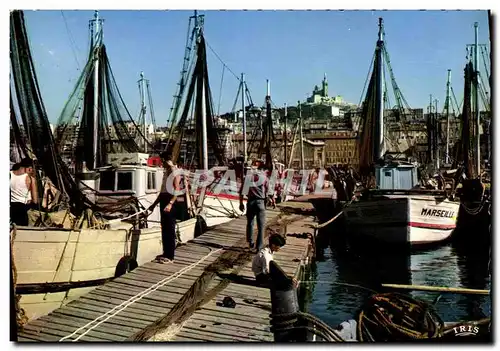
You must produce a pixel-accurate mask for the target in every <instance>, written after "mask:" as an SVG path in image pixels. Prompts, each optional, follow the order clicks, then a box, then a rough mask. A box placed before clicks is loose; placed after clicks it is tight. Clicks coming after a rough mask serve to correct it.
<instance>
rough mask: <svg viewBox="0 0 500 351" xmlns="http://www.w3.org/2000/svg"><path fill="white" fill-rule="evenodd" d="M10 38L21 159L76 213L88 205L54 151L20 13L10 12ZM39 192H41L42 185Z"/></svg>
mask: <svg viewBox="0 0 500 351" xmlns="http://www.w3.org/2000/svg"><path fill="white" fill-rule="evenodd" d="M10 34H11V36H10V69H11V79H10V92H11V93H10V109H11V112H10V122H11V128H12V134H13V136H14V138H15V141H16V146H17V148H18V149H19V150H20V151H21V153H22V154H23V156H30V157H32V158H34V159H36V162H37V164H36V166H37V168H40V169H43V171H44V173H45V175H46V176H47V177H48V178H49V179H50V180H51V181H52V183H53V184H54V186H55V187H56V188H57V189H59V190H60V191H61V193H62V194H63V197H64V198H65V199H66V200H67V201H68V203H69V206H70V207H71V208H72V209H73V210H74V211H76V212H78V211H79V210H81V209H82V208H83V207H85V206H86V205H87V203H86V202H87V201H86V199H85V198H84V197H83V196H82V194H81V193H80V191H79V189H78V185H77V184H76V183H75V181H74V180H73V178H72V177H71V175H70V173H69V170H68V168H67V167H66V165H65V164H64V162H63V161H62V159H61V157H60V156H59V154H58V152H57V150H56V147H55V142H54V138H53V135H52V131H51V128H50V123H49V120H48V118H47V112H46V110H45V106H44V104H43V101H42V97H41V94H40V88H39V86H38V81H37V77H36V73H35V67H34V64H33V59H32V55H31V50H30V47H29V40H28V35H27V32H26V26H25V21H24V14H23V12H22V11H12V12H11V14H10ZM39 189H40V190H42V189H43V187H42V185H41V183H40V184H39ZM39 193H40V194H43V191H42V192H39Z"/></svg>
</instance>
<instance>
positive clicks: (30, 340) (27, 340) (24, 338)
mask: <svg viewBox="0 0 500 351" xmlns="http://www.w3.org/2000/svg"><path fill="white" fill-rule="evenodd" d="M37 341H38V340H36V339H31V338H28V337H23V336H18V337H17V342H18V343H24V342H37Z"/></svg>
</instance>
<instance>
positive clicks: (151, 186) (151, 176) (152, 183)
mask: <svg viewBox="0 0 500 351" xmlns="http://www.w3.org/2000/svg"><path fill="white" fill-rule="evenodd" d="M155 175H156V174H155V173H154V172H148V187H147V189H148V190H156V177H155Z"/></svg>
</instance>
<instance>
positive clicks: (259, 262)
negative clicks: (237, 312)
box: [252, 234, 298, 287]
mask: <svg viewBox="0 0 500 351" xmlns="http://www.w3.org/2000/svg"><path fill="white" fill-rule="evenodd" d="M284 245H285V239H284V238H283V237H282V236H281V235H279V234H272V235H271V236H270V237H269V245H268V246H266V247H264V248H262V249H261V250H260V251H258V252H257V254H256V255H255V257H254V258H253V261H252V271H253V273H254V274H255V280H256V281H257V283H259V285H264V286H267V285H268V284H269V282H270V279H271V276H270V274H269V263H270V262H271V261H272V260H273V255H274V253H276V252H278V251H279V250H280V249H281V248H282V247H283V246H284ZM292 281H293V284H294V286H295V287H297V285H298V282H297V280H296V279H295V278H292Z"/></svg>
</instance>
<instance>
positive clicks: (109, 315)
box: [59, 248, 223, 342]
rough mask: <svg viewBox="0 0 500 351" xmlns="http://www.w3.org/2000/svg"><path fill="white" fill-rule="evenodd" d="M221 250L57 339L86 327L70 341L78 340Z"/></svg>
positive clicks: (64, 338)
mask: <svg viewBox="0 0 500 351" xmlns="http://www.w3.org/2000/svg"><path fill="white" fill-rule="evenodd" d="M221 250H223V249H222V248H221V249H217V250H212V249H210V252H209V253H208V254H207V255H205V256H203V257H202V258H201V259H199V260H198V261H197V262H194V263H192V264H190V265H189V266H186V267H184V268H182V269H181V270H179V271H178V272H175V273H174V274H172V275H170V276H168V277H166V278H165V279H162V280H160V281H159V282H158V283H155V284H153V285H151V286H150V287H149V288H147V289H145V290H143V291H141V292H140V293H138V294H136V295H134V296H132V297H131V298H129V299H128V300H127V301H124V302H122V303H121V304H120V305H118V306H115V307H114V308H113V309H111V310H109V311H108V312H106V313H104V314H102V315H100V316H99V317H97V318H95V319H94V320H92V321H90V322H89V323H87V324H85V325H84V326H83V327H80V328H78V329H77V330H75V331H74V332H73V333H71V334H69V335H67V336H65V337H63V338H61V339H59V342H61V341H64V340H66V339H69V338H71V337H73V336H75V335H76V334H77V333H79V332H80V331H82V330H84V329H86V328H88V329H87V330H86V331H85V332H84V333H83V334H80V336H78V337H77V338H76V339H74V340H72V341H73V342H75V341H78V340H80V339H81V338H82V337H84V336H85V335H87V334H88V333H89V332H91V331H92V330H93V329H95V328H97V327H98V326H99V325H101V324H102V323H104V322H106V321H107V320H109V319H111V318H113V317H114V316H116V315H117V314H118V313H120V312H122V311H123V310H124V309H126V308H127V307H129V306H131V305H132V304H133V303H135V302H137V301H139V300H140V299H142V298H143V297H145V296H147V295H149V294H150V293H152V292H154V291H156V290H158V289H159V288H161V287H163V286H164V285H165V284H167V283H170V282H172V281H174V280H175V279H177V278H179V277H181V276H182V275H183V274H184V273H187V272H188V271H190V270H191V269H193V268H194V267H196V266H197V265H199V264H200V263H202V262H203V261H205V260H206V259H207V258H208V257H210V256H211V255H213V254H215V253H217V252H219V251H221ZM115 310H116V311H115ZM113 311H114V312H113ZM104 317H106V318H104ZM101 318H104V319H103V320H102V321H100V322H99V323H97V324H95V325H93V326H92V327H90V325H91V324H92V323H94V322H97V321H98V320H99V319H101ZM89 327H90V328H89Z"/></svg>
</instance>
